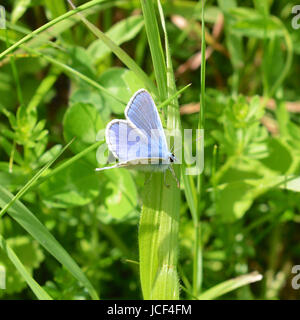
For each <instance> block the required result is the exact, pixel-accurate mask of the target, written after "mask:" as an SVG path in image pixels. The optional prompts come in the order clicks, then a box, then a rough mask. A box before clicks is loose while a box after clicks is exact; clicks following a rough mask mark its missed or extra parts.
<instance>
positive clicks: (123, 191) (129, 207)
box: [102, 169, 137, 219]
mask: <svg viewBox="0 0 300 320" xmlns="http://www.w3.org/2000/svg"><path fill="white" fill-rule="evenodd" d="M104 174H105V175H106V176H107V178H108V179H109V181H108V182H107V184H106V185H105V189H104V191H103V193H102V196H103V197H104V199H105V206H106V208H107V211H108V213H109V214H110V215H112V216H113V217H114V218H116V219H123V218H124V217H126V215H127V214H128V213H130V212H132V211H133V210H135V209H136V207H137V190H136V187H135V183H134V181H133V179H132V177H131V174H130V173H129V172H128V171H127V170H126V169H119V170H118V171H117V170H110V171H105V172H104Z"/></svg>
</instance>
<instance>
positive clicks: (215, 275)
mask: <svg viewBox="0 0 300 320" xmlns="http://www.w3.org/2000/svg"><path fill="white" fill-rule="evenodd" d="M74 2H75V1H74ZM87 2H88V1H76V2H75V4H76V5H77V6H79V5H81V4H84V3H87ZM161 2H162V6H163V9H164V13H165V17H166V26H167V31H168V35H169V42H170V50H171V55H172V62H173V67H174V71H175V77H176V85H177V89H180V88H183V87H184V86H186V85H187V84H189V83H191V84H192V85H191V86H190V87H189V88H188V89H187V90H185V91H184V92H183V94H182V95H181V97H180V100H179V101H180V106H181V108H180V113H181V120H182V126H183V128H197V124H198V112H199V96H200V64H201V6H200V5H199V3H200V2H198V1H180V0H174V1H161ZM296 4H297V1H289V0H276V1H275V0H274V1H268V0H261V1H259V0H254V1H250V0H249V1H247V0H246V1H237V0H226V1H225V0H219V1H206V8H205V22H206V25H205V27H206V29H205V32H206V57H207V61H206V96H205V101H206V110H205V168H204V172H203V191H202V195H201V199H199V201H200V204H201V205H200V207H201V212H202V214H201V230H202V233H201V247H202V248H203V284H202V290H203V291H205V290H207V289H209V288H212V287H213V286H215V285H217V284H220V283H222V282H223V281H226V280H228V279H232V278H235V277H238V276H241V275H245V274H248V273H250V272H253V271H257V272H259V273H260V274H262V275H263V279H262V280H261V281H259V282H257V283H254V284H251V285H245V286H243V287H240V288H238V289H237V290H233V291H231V292H229V293H227V294H225V295H223V296H221V297H220V298H225V299H298V298H299V297H300V289H299V290H296V289H293V288H292V285H291V281H292V278H293V277H294V276H295V274H293V273H292V272H291V270H292V267H293V266H294V265H296V264H300V224H299V223H300V201H299V200H300V195H299V192H300V178H299V171H300V91H299V87H300V77H299V74H300V56H299V55H300V29H294V28H293V25H292V20H293V18H295V16H296V15H295V14H292V8H293V6H295V5H296ZM1 5H2V6H4V8H5V9H6V19H7V22H6V29H2V30H0V40H1V41H0V51H1V52H3V51H4V50H6V49H7V48H8V47H9V46H11V45H12V44H13V43H15V42H17V41H18V40H20V39H21V38H23V37H24V36H26V35H27V34H30V33H31V32H32V31H33V30H35V29H38V28H40V27H41V26H43V25H45V24H46V23H47V22H49V21H51V20H53V19H55V18H56V17H58V16H60V15H63V14H64V13H66V12H67V11H68V10H69V6H68V4H67V2H66V1H63V0H53V1H50V0H48V1H47V0H44V1H43V0H16V1H12V0H11V1H9V0H7V1H3V0H1ZM299 12H300V10H299ZM83 15H84V16H86V17H87V18H88V19H89V21H91V22H92V23H93V24H95V25H96V26H97V27H98V28H99V29H101V30H102V31H104V32H106V33H107V35H109V37H110V38H111V39H112V40H113V41H114V42H115V43H116V44H117V45H119V46H120V47H121V48H123V49H124V50H125V51H126V52H127V53H128V54H129V55H130V56H131V57H132V58H133V59H134V61H135V62H136V63H137V64H138V65H139V66H140V67H141V68H142V69H143V70H144V71H145V72H146V74H148V75H149V76H150V78H151V79H153V80H154V73H153V65H152V61H151V56H150V51H149V46H148V41H147V36H146V32H145V28H144V21H143V16H142V12H141V7H140V2H139V1H104V4H103V5H101V6H94V7H91V8H90V9H88V10H85V11H83ZM296 18H297V17H296ZM296 18H295V19H296ZM299 26H300V18H299ZM68 68H69V69H68ZM70 68H72V69H70ZM73 70H76V71H77V72H80V74H81V75H82V76H78V74H76V73H74V72H73ZM86 78H88V79H89V81H86ZM91 81H92V82H93V84H91ZM95 84H96V85H95ZM97 84H98V85H101V86H102V87H104V88H105V89H107V90H108V91H110V92H111V93H112V94H113V95H115V96H116V97H118V98H120V99H121V100H122V101H125V102H127V101H129V99H130V97H131V95H132V94H133V93H134V92H135V91H136V90H137V89H139V88H141V87H143V83H141V81H140V80H139V79H138V78H137V77H136V75H135V74H134V73H133V72H132V71H129V70H128V69H127V68H126V67H125V66H124V64H123V63H122V62H120V60H119V59H118V58H117V57H116V56H115V55H114V54H112V52H111V50H110V49H108V48H107V47H106V46H105V45H104V44H103V43H102V42H101V41H100V40H99V39H97V38H96V37H95V36H94V35H93V34H92V33H91V32H90V30H88V29H87V27H86V26H85V25H84V24H83V23H82V21H81V20H80V18H79V17H78V16H72V17H70V18H65V19H63V20H62V21H61V22H60V23H58V24H55V25H54V26H52V27H51V28H49V29H47V30H45V31H43V32H41V33H39V35H36V36H34V37H33V38H32V39H30V40H29V41H28V42H26V43H25V44H24V47H22V46H20V47H18V48H16V50H15V51H14V52H11V53H9V54H7V55H5V56H2V57H1V60H0V186H1V188H2V189H0V193H2V194H4V191H3V190H7V191H9V192H11V193H13V194H16V193H17V192H18V191H19V190H20V189H21V188H22V187H23V186H24V185H25V184H26V183H27V182H28V181H29V179H30V178H32V177H33V175H34V174H35V173H37V172H38V171H39V170H40V169H41V168H42V167H43V166H44V165H45V164H46V163H48V162H49V161H50V160H51V159H54V158H56V157H57V156H58V154H59V152H60V151H61V150H62V148H63V146H65V145H66V143H67V142H69V141H70V140H71V139H72V138H73V137H76V139H75V141H74V142H73V143H72V144H71V145H70V147H69V148H68V149H67V151H65V152H64V153H63V155H62V156H60V157H59V158H58V160H56V162H55V165H54V166H53V167H54V168H55V167H59V166H60V165H62V164H63V163H64V162H65V161H67V160H69V159H73V157H74V156H75V155H77V154H79V153H80V152H82V151H84V150H86V148H88V147H90V146H91V145H93V144H94V143H95V142H96V136H97V133H98V131H99V130H100V129H103V128H105V126H106V124H107V123H108V122H109V121H110V119H112V118H123V117H124V105H123V104H122V103H119V104H118V103H117V102H116V101H115V100H114V99H112V98H111V97H110V96H109V95H107V94H105V93H104V92H103V91H101V90H99V89H97V87H96V86H97ZM97 166H98V164H97V161H96V151H95V148H94V150H92V151H91V152H89V153H87V154H86V155H84V157H82V158H81V159H79V160H78V161H74V162H73V163H72V164H71V165H68V166H67V167H66V168H65V169H63V170H61V171H60V172H59V174H56V175H52V176H51V177H49V178H48V179H46V180H45V181H42V183H40V184H39V185H37V186H36V187H33V188H32V189H31V190H29V192H27V193H26V194H25V195H24V196H23V197H22V199H21V201H22V203H23V204H24V205H25V206H26V207H27V208H28V209H29V210H30V211H31V212H32V213H33V214H34V215H35V216H36V217H37V218H38V219H39V220H40V221H41V222H42V224H43V225H44V226H45V227H46V228H47V229H48V230H49V231H50V232H51V234H52V235H53V236H54V237H55V238H56V239H57V240H58V242H59V243H60V244H61V245H62V247H63V248H64V249H65V250H66V251H67V252H68V253H69V254H70V256H72V258H73V259H74V260H75V261H76V262H77V263H78V265H79V266H80V267H81V269H82V270H83V272H84V273H85V274H86V276H87V277H88V278H89V280H90V282H91V283H92V284H93V286H94V287H95V289H96V291H98V292H101V297H102V298H104V299H140V298H142V295H141V289H140V281H139V270H138V265H137V264H136V263H135V262H136V261H138V260H139V257H138V225H139V215H140V211H141V196H140V195H141V192H142V190H143V187H144V175H143V174H142V173H137V172H129V171H126V170H124V169H118V170H111V171H107V172H104V173H101V174H99V173H96V172H95V168H96V167H97ZM47 172H48V174H49V172H51V171H50V169H48V171H47ZM184 188H185V186H184V184H183V183H182V184H181V198H182V199H181V200H182V201H181V207H180V226H179V232H180V234H179V262H178V271H179V276H180V279H181V285H182V287H183V289H182V290H181V298H182V299H190V298H192V296H191V294H190V290H192V288H191V287H192V284H191V283H192V277H193V257H194V248H193V243H194V240H195V239H194V234H195V233H194V230H193V229H194V226H193V221H192V218H191V212H190V208H189V206H188V203H187V201H186V198H185V193H184ZM0 199H2V200H1V201H0V207H1V208H3V207H4V205H5V201H4V200H3V199H4V198H3V197H2V198H1V196H0ZM3 201H4V202H3ZM0 234H1V236H2V237H3V238H4V239H6V242H7V244H9V246H10V247H11V248H12V249H13V250H14V252H15V253H16V254H17V256H18V257H19V259H20V261H21V262H22V264H23V265H24V266H25V267H26V269H27V271H28V272H29V273H30V274H31V275H32V277H33V278H34V279H35V280H36V281H37V283H38V284H39V285H40V286H41V287H42V288H43V289H44V290H45V291H46V292H48V294H49V295H50V296H51V297H52V298H53V299H89V298H90V297H89V295H88V292H87V289H86V287H85V286H83V285H81V284H80V283H79V282H78V280H77V279H76V278H75V277H73V276H72V275H71V274H70V273H69V272H68V271H67V270H66V268H65V267H63V266H62V265H61V264H60V263H59V262H57V260H56V259H54V258H53V256H52V255H50V254H49V253H48V252H47V251H46V250H44V249H43V248H42V246H41V245H40V244H39V242H38V241H36V240H34V239H33V238H32V237H31V236H30V235H29V234H28V232H27V231H25V230H24V229H23V228H22V227H21V226H20V225H19V224H18V223H16V221H14V220H13V219H12V218H11V217H10V216H9V215H8V214H5V215H3V216H2V217H1V218H0ZM0 266H4V268H5V270H6V289H5V290H1V289H0V298H1V299H35V298H36V297H35V295H34V294H33V292H32V291H31V290H30V288H29V287H28V286H27V284H26V282H25V280H24V277H23V276H22V275H21V274H20V273H19V271H18V270H17V269H16V268H15V266H14V265H13V264H12V261H11V258H10V257H9V256H8V255H7V252H6V251H5V250H3V247H2V249H1V247H0Z"/></svg>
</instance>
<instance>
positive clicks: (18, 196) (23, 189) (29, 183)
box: [0, 139, 74, 218]
mask: <svg viewBox="0 0 300 320" xmlns="http://www.w3.org/2000/svg"><path fill="white" fill-rule="evenodd" d="M73 141H74V139H73V140H71V141H70V142H69V143H68V144H67V145H66V146H65V147H64V148H63V149H62V150H61V151H60V152H59V154H58V155H57V156H56V157H55V158H53V159H52V160H51V161H49V162H48V163H47V164H46V165H45V166H44V167H43V168H42V169H41V170H39V172H38V173H36V174H35V175H34V176H33V177H32V178H31V179H30V180H29V181H28V182H27V183H26V184H25V186H23V188H21V190H20V191H19V192H18V193H17V194H16V195H15V196H14V198H13V199H12V200H11V201H9V202H8V203H7V204H6V205H5V206H3V207H2V210H1V211H0V218H1V217H2V216H3V215H4V214H5V212H6V211H7V210H8V209H9V208H10V207H11V206H12V205H13V203H14V202H15V201H17V200H18V199H20V198H21V197H22V196H23V195H24V194H25V193H26V192H27V191H28V190H29V189H30V188H31V186H32V185H33V184H34V183H35V182H36V181H37V180H38V179H39V177H40V176H41V175H42V174H43V173H44V172H45V171H46V170H47V169H48V168H49V167H50V166H51V165H52V164H53V163H54V161H55V160H56V159H57V158H58V157H59V156H60V155H61V154H62V153H63V152H64V151H65V150H66V149H67V148H68V147H69V145H70V144H71V143H72V142H73Z"/></svg>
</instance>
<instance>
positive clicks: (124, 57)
mask: <svg viewBox="0 0 300 320" xmlns="http://www.w3.org/2000/svg"><path fill="white" fill-rule="evenodd" d="M68 2H69V3H70V5H71V6H72V7H73V8H75V6H74V4H73V3H72V1H70V0H68ZM75 10H76V9H75ZM80 18H81V20H82V21H83V23H84V24H85V25H86V26H87V27H88V28H89V29H90V30H91V32H92V33H93V34H94V35H95V36H96V37H98V38H99V39H100V40H102V41H103V43H104V44H105V45H106V46H107V47H108V48H109V49H110V50H111V51H112V52H113V53H114V54H115V55H116V56H117V57H118V58H119V59H120V60H121V61H122V62H123V63H124V64H125V65H126V66H127V67H128V68H129V69H130V70H131V71H133V72H134V73H135V74H136V76H137V77H138V78H140V80H141V81H142V82H143V83H144V84H145V86H146V88H147V89H149V90H150V91H152V92H153V93H154V94H156V91H157V90H156V88H155V86H154V84H153V82H152V81H151V80H150V78H149V77H148V76H147V74H146V73H145V72H144V71H143V70H142V69H141V68H140V67H139V66H138V65H137V64H136V62H135V61H134V60H133V59H132V58H131V57H130V56H129V55H128V54H127V53H126V52H125V51H124V50H123V49H122V48H121V47H120V46H118V45H116V44H115V42H114V41H112V40H111V39H110V38H109V37H108V36H107V35H106V34H105V33H104V32H102V31H101V30H99V29H98V28H97V27H96V26H94V25H93V24H92V23H91V22H89V21H88V20H87V19H86V18H85V17H84V16H83V15H81V14H80Z"/></svg>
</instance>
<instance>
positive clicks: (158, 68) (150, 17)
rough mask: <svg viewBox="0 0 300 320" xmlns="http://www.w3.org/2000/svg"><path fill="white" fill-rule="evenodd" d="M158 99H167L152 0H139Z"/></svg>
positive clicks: (161, 51)
mask: <svg viewBox="0 0 300 320" xmlns="http://www.w3.org/2000/svg"><path fill="white" fill-rule="evenodd" d="M141 5H142V10H143V15H144V20H145V28H146V33H147V37H148V42H149V46H150V51H151V56H152V61H153V67H154V73H155V78H156V82H157V86H158V93H159V99H160V101H163V100H165V99H167V92H168V89H167V79H166V74H167V69H166V63H165V57H164V53H163V49H162V44H161V41H160V35H159V29H158V23H157V19H156V14H155V9H154V5H153V1H152V0H151V1H148V0H141Z"/></svg>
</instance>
